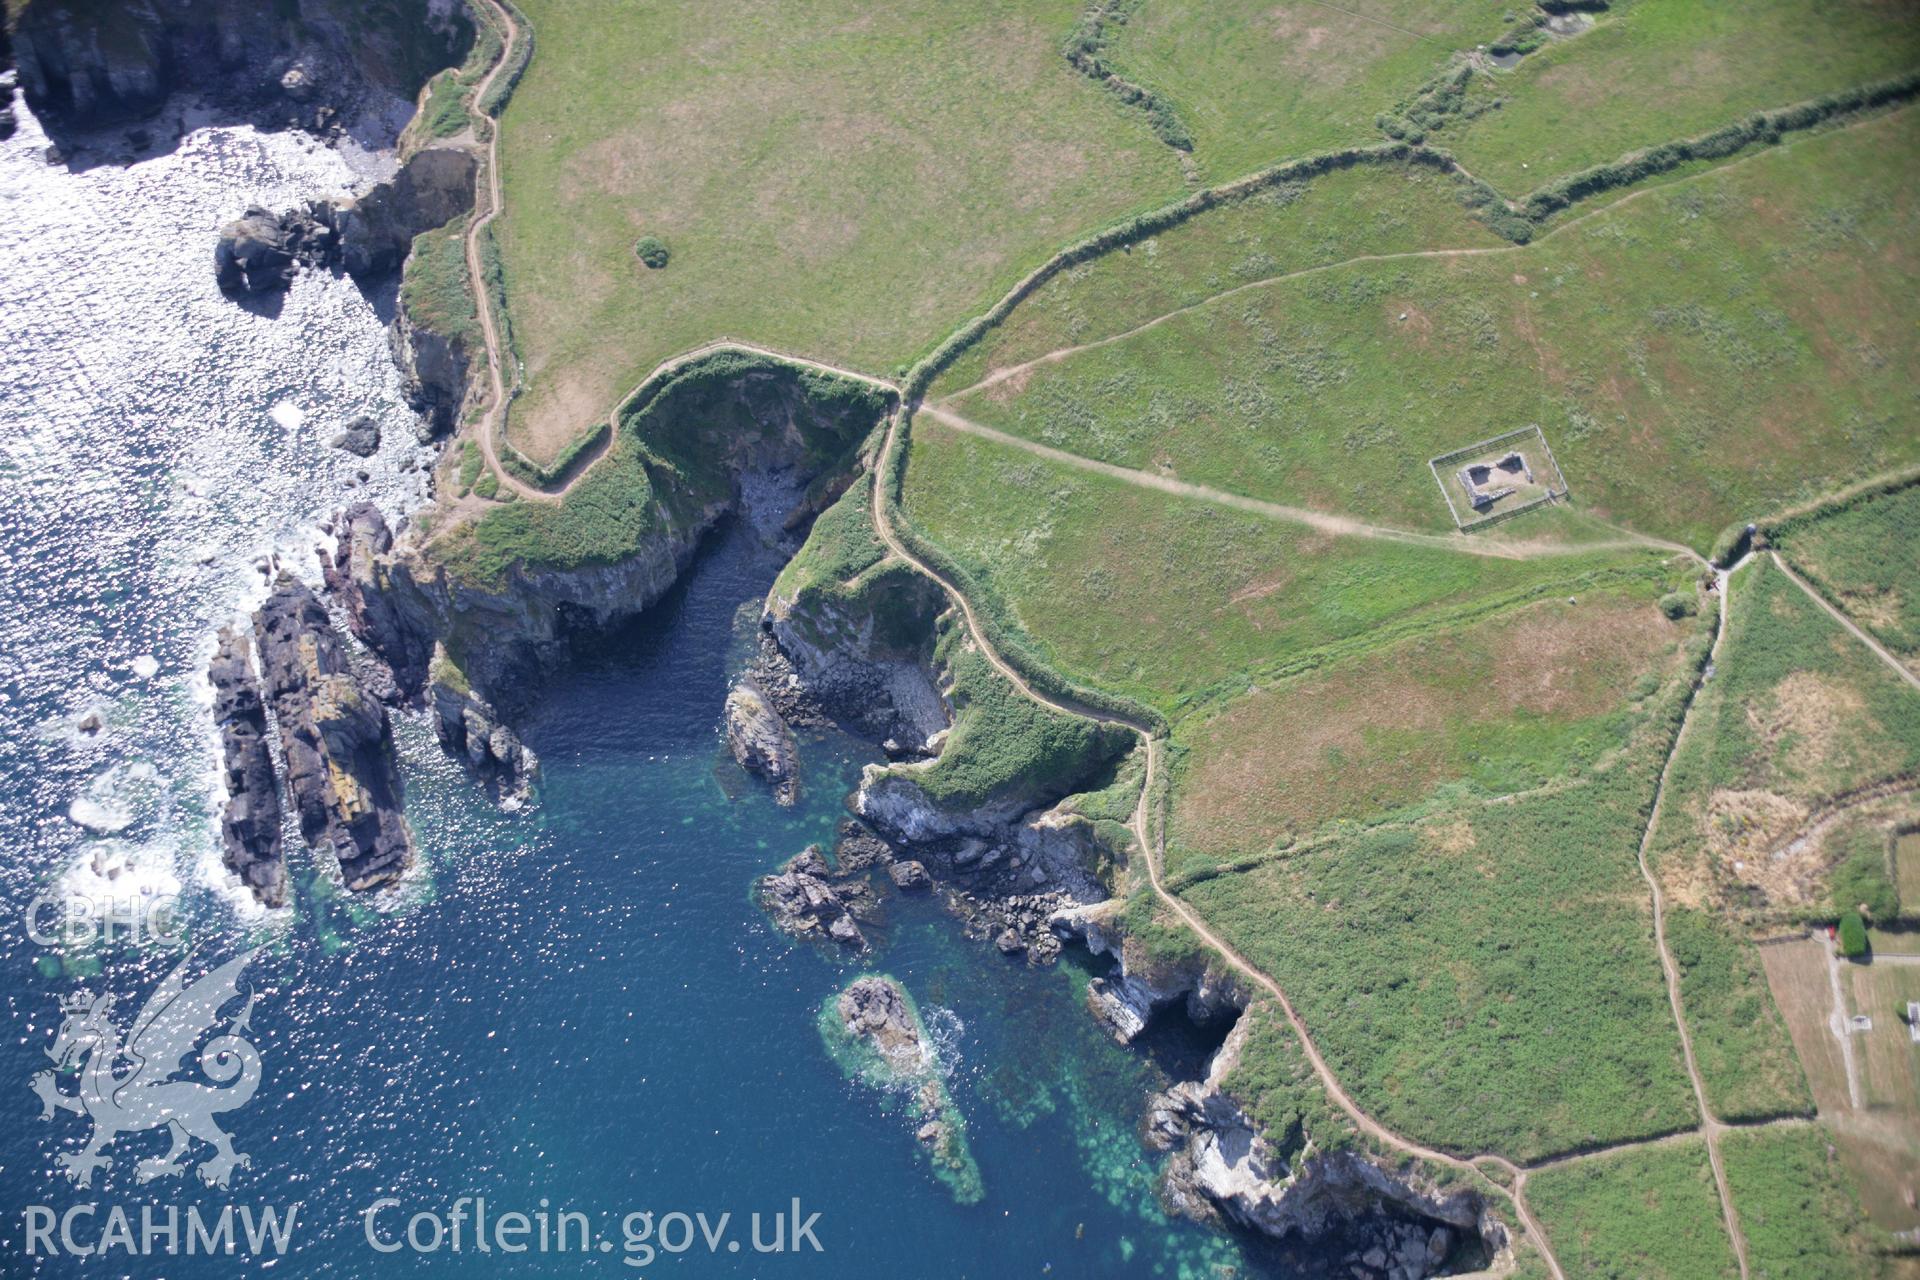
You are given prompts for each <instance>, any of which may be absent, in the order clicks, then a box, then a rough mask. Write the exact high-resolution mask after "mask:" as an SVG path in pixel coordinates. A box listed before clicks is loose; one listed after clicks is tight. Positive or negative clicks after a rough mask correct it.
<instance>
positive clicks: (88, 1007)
mask: <svg viewBox="0 0 1920 1280" xmlns="http://www.w3.org/2000/svg"><path fill="white" fill-rule="evenodd" d="M257 954H259V953H258V952H257V951H249V952H247V953H246V954H245V955H242V956H240V957H238V958H236V959H233V960H229V961H228V962H227V963H226V964H224V965H221V966H220V967H219V968H218V969H215V970H214V971H213V972H212V973H209V974H207V975H206V976H205V977H203V978H200V979H199V980H198V981H194V982H191V984H190V983H189V980H188V978H187V966H188V965H189V964H190V963H191V962H192V960H193V957H192V956H191V955H189V956H187V957H186V958H185V959H183V960H181V962H180V963H179V964H178V965H177V966H175V967H174V970H173V972H172V973H169V974H168V975H167V976H166V977H165V978H164V979H162V980H161V982H160V985H159V986H157V987H155V988H154V990H153V994H152V995H151V996H149V997H147V1002H146V1004H144V1005H143V1006H141V1009H140V1012H139V1014H138V1015H136V1016H135V1018H134V1020H133V1026H132V1027H131V1029H129V1030H127V1031H126V1033H125V1037H124V1039H123V1038H122V1029H121V1027H120V1025H119V1024H118V1023H116V1022H115V1021H114V1020H113V1017H112V1014H113V1004H114V997H113V996H111V995H102V996H94V995H92V994H90V993H89V992H86V991H77V992H74V993H73V994H72V995H69V996H67V997H66V998H65V999H63V1000H62V1001H61V1006H60V1007H61V1010H62V1012H64V1013H65V1014H66V1018H65V1020H64V1021H62V1022H61V1024H60V1030H59V1031H58V1032H56V1033H55V1034H54V1038H53V1044H52V1046H51V1047H49V1048H48V1049H47V1051H46V1052H47V1056H48V1057H49V1058H51V1059H52V1060H53V1062H54V1064H55V1065H54V1067H53V1068H51V1069H49V1070H45V1071H41V1072H38V1073H36V1074H35V1075H34V1077H33V1091H34V1092H35V1093H37V1094H39V1095H40V1104H41V1107H42V1110H41V1112H40V1118H41V1119H42V1120H51V1119H53V1115H54V1112H55V1111H71V1112H75V1113H76V1114H84V1115H86V1116H87V1117H88V1118H89V1119H91V1120H92V1121H93V1133H92V1134H91V1135H90V1136H89V1137H88V1139H87V1144H86V1146H85V1147H83V1148H82V1149H81V1150H79V1151H71V1152H67V1153H64V1154H62V1155H61V1156H60V1157H59V1161H60V1164H61V1166H62V1167H63V1168H64V1169H65V1170H66V1173H67V1176H68V1177H69V1178H71V1179H73V1181H74V1182H75V1183H76V1184H77V1185H79V1186H82V1187H85V1186H89V1185H91V1184H92V1182H93V1171H94V1170H95V1169H98V1168H101V1167H102V1166H105V1165H109V1164H111V1163H112V1158H111V1157H110V1156H108V1155H106V1154H104V1152H105V1151H106V1148H107V1147H108V1146H109V1145H110V1144H111V1143H112V1142H113V1140H114V1139H115V1138H117V1137H119V1136H120V1135H121V1134H123V1133H138V1132H142V1131H145V1130H148V1129H160V1128H164V1129H166V1130H167V1132H168V1134H169V1136H170V1137H171V1138H172V1142H173V1145H172V1146H171V1147H170V1148H169V1149H168V1150H167V1152H166V1154H165V1155H159V1156H152V1157H149V1158H148V1159H145V1160H142V1161H140V1162H139V1164H138V1165H137V1166H136V1167H135V1171H134V1172H135V1176H136V1177H137V1179H138V1180H139V1181H141V1182H148V1181H151V1180H152V1179H154V1178H166V1177H173V1176H177V1175H179V1174H181V1173H184V1172H185V1171H186V1168H187V1160H186V1156H187V1152H188V1148H189V1147H190V1146H191V1143H192V1139H195V1138H198V1139H199V1140H200V1141H202V1142H204V1143H206V1144H207V1145H209V1146H211V1147H212V1148H213V1151H214V1153H213V1155H212V1156H211V1157H209V1158H208V1159H206V1160H203V1161H202V1162H201V1163H200V1168H199V1174H200V1180H201V1181H202V1182H204V1183H206V1184H207V1185H208V1186H219V1187H224V1186H226V1185H227V1180H228V1178H230V1177H231V1176H232V1174H233V1171H234V1170H235V1169H237V1168H241V1167H244V1166H245V1165H246V1164H248V1163H249V1161H248V1159H247V1157H246V1156H245V1155H242V1154H241V1153H240V1152H237V1151H235V1150H234V1149H233V1139H232V1138H231V1137H230V1136H228V1134H227V1132H226V1131H225V1130H224V1129H222V1128H221V1127H220V1126H219V1125H218V1124H217V1123H215V1121H214V1117H215V1116H216V1115H218V1114H219V1113H220V1112H222V1111H235V1110H238V1109H239V1108H241V1107H243V1106H245V1105H246V1104H247V1102H248V1101H249V1100H250V1099H251V1098H252V1097H253V1094H254V1091H255V1090H256V1089H258V1088H259V1087H260V1051H259V1050H258V1049H256V1048H254V1047H253V1045H252V1043H251V1042H249V1041H248V1040H247V1039H246V1037H245V1036H244V1035H243V1034H242V1033H243V1032H245V1031H246V1030H247V1029H248V1027H247V1020H248V1018H249V1017H250V1016H251V1015H252V1013H253V1001H254V996H253V994H252V992H251V991H249V992H248V993H247V1002H246V1004H245V1005H244V1006H243V1007H242V1008H241V1009H240V1011H239V1013H237V1014H234V1015H232V1016H231V1017H230V1018H229V1019H228V1020H227V1022H226V1025H225V1026H224V1027H221V1026H220V1025H219V1024H220V1022H221V1016H220V1011H221V1010H222V1009H223V1008H225V1007H226V1006H227V1005H228V1004H229V1003H231V1002H232V1001H234V1000H236V999H238V998H239V997H240V995H241V991H240V987H239V980H240V972H241V970H243V969H245V968H246V967H247V965H248V964H249V963H250V962H251V961H252V960H253V958H254V956H255V955H257ZM215 1030H218V1031H219V1032H220V1034H218V1035H215V1036H214V1037H213V1038H212V1039H210V1040H208V1041H207V1042H206V1043H205V1044H204V1045H200V1038H201V1037H202V1036H203V1035H205V1034H206V1033H207V1032H209V1031H215ZM196 1045H199V1046H200V1047H199V1051H198V1053H195V1046H196ZM189 1055H193V1058H194V1066H196V1067H197V1068H198V1069H199V1071H200V1073H201V1074H203V1075H204V1076H205V1077H206V1079H207V1080H208V1081H211V1082H212V1083H210V1084H209V1083H203V1082H202V1081H200V1080H191V1079H189V1080H176V1079H174V1078H173V1077H174V1076H176V1075H178V1074H179V1073H180V1072H182V1071H183V1070H185V1069H186V1065H187V1062H186V1060H187V1058H188V1056H189ZM74 1067H78V1068H79V1075H80V1091H79V1093H77V1094H67V1093H62V1092H60V1079H61V1077H62V1075H63V1073H65V1072H67V1071H68V1070H70V1069H71V1068H74Z"/></svg>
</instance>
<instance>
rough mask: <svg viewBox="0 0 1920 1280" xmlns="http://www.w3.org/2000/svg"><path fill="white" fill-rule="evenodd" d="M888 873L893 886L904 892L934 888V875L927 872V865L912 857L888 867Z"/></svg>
mask: <svg viewBox="0 0 1920 1280" xmlns="http://www.w3.org/2000/svg"><path fill="white" fill-rule="evenodd" d="M887 875H888V877H889V878H890V879H891V880H892V881H893V887H894V888H896V889H898V890H900V891H901V892H903V893H921V892H925V891H926V890H928V889H931V888H933V877H932V876H930V875H928V874H927V868H926V865H925V864H924V863H921V862H918V861H916V860H914V859H912V858H903V859H901V860H900V861H899V862H896V863H894V864H893V865H892V866H890V867H888V868H887Z"/></svg>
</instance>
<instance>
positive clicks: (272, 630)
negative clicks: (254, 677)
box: [254, 573, 413, 890]
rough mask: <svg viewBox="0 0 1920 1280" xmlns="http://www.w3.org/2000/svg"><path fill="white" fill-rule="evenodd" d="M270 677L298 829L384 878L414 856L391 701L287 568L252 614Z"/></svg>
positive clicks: (355, 871)
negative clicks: (373, 689)
mask: <svg viewBox="0 0 1920 1280" xmlns="http://www.w3.org/2000/svg"><path fill="white" fill-rule="evenodd" d="M254 636H255V640H256V642H257V644H258V645H259V650H260V668H261V676H262V683H263V684H264V686H265V688H266V691H267V695H268V697H269V699H270V700H271V703H272V706H273V716H274V721H275V723H276V724H277V725H278V726H279V729H280V744H281V749H282V755H283V757H284V758H285V760H286V768H287V790H288V792H289V794H290V795H291V796H292V798H293V803H294V809H295V811H296V813H297V814H298V815H299V819H300V834H301V836H302V838H304V839H305V840H306V842H307V843H308V844H309V845H310V846H312V847H313V848H314V849H315V850H318V851H323V852H326V853H331V854H332V855H333V856H334V857H335V858H336V859H337V860H338V862H339V864H340V870H341V874H342V875H343V876H344V877H345V879H346V883H347V887H348V888H349V889H354V890H364V889H371V888H376V887H378V886H380V885H383V884H387V883H390V882H391V881H394V880H397V879H398V878H399V877H400V876H401V875H402V874H403V873H404V872H405V871H406V869H407V868H408V867H409V866H410V865H412V862H413V836H412V833H411V832H410V831H409V830H408V829H407V823H406V819H405V817H404V816H403V814H402V812H401V789H400V773H399V769H398V767H397V766H396V764H395V761H394V755H393V734H392V728H391V726H390V725H389V723H388V721H387V712H386V708H385V707H384V706H382V705H381V704H380V702H379V701H378V700H377V699H376V698H374V697H373V695H372V694H371V693H369V692H368V691H367V690H366V689H365V688H364V687H363V686H362V685H361V683H360V680H359V678H358V677H357V676H356V675H355V674H354V672H353V667H352V665H351V663H350V662H349V661H348V656H347V651H346V647H345V645H344V644H343V643H342V642H341V639H340V635H339V633H338V632H336V631H335V630H334V629H333V624H332V622H330V621H329V620H328V618H327V611H326V609H325V607H324V606H322V605H321V603H320V601H319V600H318V599H317V598H316V597H315V596H314V594H313V592H312V591H310V590H308V589H307V587H306V585H305V584H304V583H302V582H300V581H299V580H298V579H297V578H294V577H293V576H292V575H290V574H287V573H282V574H281V575H280V576H279V578H278V579H277V580H276V581H275V582H274V586H273V591H272V593H271V594H270V595H269V596H268V597H267V600H266V603H264V604H263V605H261V607H260V609H259V611H258V612H256V613H255V614H254Z"/></svg>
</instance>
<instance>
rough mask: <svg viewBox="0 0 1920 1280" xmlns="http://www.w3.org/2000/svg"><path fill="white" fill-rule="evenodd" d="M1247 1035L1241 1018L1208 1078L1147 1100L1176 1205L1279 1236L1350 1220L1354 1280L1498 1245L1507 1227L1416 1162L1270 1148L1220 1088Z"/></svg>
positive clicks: (1403, 1277) (1346, 1224) (1496, 1250)
mask: <svg viewBox="0 0 1920 1280" xmlns="http://www.w3.org/2000/svg"><path fill="white" fill-rule="evenodd" d="M1247 1037H1248V1022H1247V1020H1246V1019H1244V1018H1243V1019H1242V1020H1241V1021H1240V1022H1239V1023H1238V1024H1236V1025H1235V1027H1234V1029H1233V1031H1232V1032H1231V1033H1229V1034H1228V1036H1227V1039H1226V1042H1225V1043H1224V1044H1222V1045H1221V1047H1220V1049H1219V1050H1218V1052H1217V1053H1216V1054H1215V1055H1214V1058H1213V1060H1212V1062H1211V1063H1210V1064H1209V1067H1208V1071H1207V1075H1206V1078H1205V1079H1203V1080H1189V1081H1183V1082H1181V1083H1179V1084H1176V1085H1175V1086H1173V1088H1172V1089H1170V1090H1168V1091H1167V1092H1166V1093H1164V1094H1160V1095H1157V1096H1156V1097H1155V1098H1153V1099H1152V1100H1151V1102H1150V1104H1149V1109H1148V1130H1147V1132H1148V1141H1149V1143H1150V1144H1151V1145H1153V1146H1155V1147H1158V1148H1159V1149H1161V1150H1165V1151H1170V1152H1171V1153H1172V1155H1171V1158H1170V1159H1169V1160H1168V1162H1167V1170H1166V1173H1165V1175H1164V1188H1165V1192H1166V1195H1167V1198H1168V1200H1169V1201H1170V1202H1171V1203H1172V1204H1173V1205H1174V1207H1176V1208H1178V1209H1180V1210H1181V1211H1182V1212H1184V1213H1186V1214H1188V1215H1189V1216H1192V1217H1196V1218H1199V1219H1202V1220H1209V1219H1213V1218H1224V1219H1226V1220H1227V1221H1229V1222H1232V1223H1234V1224H1235V1225H1238V1226H1240V1227H1243V1228H1246V1229H1249V1230H1253V1231H1257V1232H1260V1233H1261V1234H1263V1235H1267V1236H1271V1237H1274V1238H1276V1239H1283V1238H1285V1237H1288V1236H1293V1235H1298V1236H1303V1237H1307V1238H1310V1239H1327V1238H1332V1237H1335V1236H1340V1235H1347V1236H1349V1237H1351V1235H1352V1234H1354V1233H1355V1231H1356V1229H1357V1231H1358V1234H1359V1235H1360V1236H1361V1237H1362V1238H1363V1240H1364V1243H1363V1244H1361V1245H1360V1246H1359V1247H1356V1248H1354V1249H1353V1250H1352V1252H1351V1255H1350V1256H1349V1257H1347V1258H1345V1259H1343V1260H1342V1261H1343V1266H1344V1268H1345V1270H1346V1272H1347V1273H1348V1274H1350V1275H1352V1276H1354V1277H1355V1280H1362V1278H1375V1277H1377V1278H1378V1280H1426V1277H1428V1276H1432V1275H1436V1274H1439V1273H1440V1272H1441V1271H1442V1270H1444V1269H1446V1268H1447V1267H1448V1266H1449V1263H1450V1261H1451V1260H1452V1259H1453V1258H1454V1257H1455V1255H1456V1252H1457V1251H1461V1252H1466V1253H1468V1254H1470V1255H1472V1256H1473V1258H1474V1260H1476V1261H1477V1260H1479V1259H1483V1258H1487V1257H1492V1256H1496V1255H1498V1254H1500V1253H1501V1252H1502V1251H1503V1250H1504V1249H1505V1248H1506V1247H1507V1235H1506V1230H1505V1228H1504V1227H1502V1226H1501V1225H1500V1223H1499V1222H1498V1221H1497V1220H1495V1219H1494V1218H1493V1217H1492V1215H1491V1214H1489V1213H1488V1211H1487V1205H1486V1202H1485V1200H1484V1199H1483V1198H1482V1196H1481V1195H1480V1193H1479V1192H1478V1191H1477V1190H1475V1189H1473V1188H1472V1187H1470V1186H1451V1187H1448V1186H1442V1185H1440V1184H1438V1183H1437V1182H1435V1181H1434V1180H1433V1179H1432V1178H1431V1177H1430V1176H1429V1175H1427V1174H1426V1173H1424V1172H1422V1171H1421V1170H1420V1169H1419V1168H1418V1167H1417V1166H1416V1165H1413V1164H1411V1163H1408V1164H1404V1165H1393V1164H1390V1163H1388V1162H1386V1161H1384V1160H1381V1159H1378V1158H1374V1157H1369V1156H1367V1155H1364V1154H1362V1153H1361V1152H1359V1151H1356V1150H1353V1149H1351V1148H1347V1147H1337V1148H1333V1149H1324V1150H1322V1149H1312V1148H1308V1149H1305V1150H1303V1151H1302V1152H1299V1153H1296V1155H1297V1158H1291V1159H1290V1158H1289V1154H1288V1153H1286V1152H1282V1151H1280V1150H1278V1149H1276V1148H1275V1147H1274V1146H1273V1145H1272V1143H1271V1142H1269V1140H1268V1138H1267V1136H1266V1135H1265V1134H1264V1133H1263V1132H1262V1131H1261V1129H1260V1126H1259V1125H1258V1124H1257V1123H1255V1122H1254V1121H1253V1120H1252V1119H1251V1118H1250V1117H1249V1116H1248V1114H1247V1112H1246V1110H1245V1109H1244V1108H1243V1106H1242V1105H1241V1103H1240V1102H1239V1101H1238V1100H1237V1099H1235V1098H1234V1097H1232V1096H1231V1094H1230V1092H1229V1086H1230V1080H1231V1077H1232V1074H1233V1071H1234V1069H1235V1067H1237V1066H1238V1065H1239V1061H1240V1057H1241V1054H1242V1052H1243V1051H1244V1050H1245V1047H1246V1042H1247ZM1462 1246H1465V1248H1464V1250H1463V1249H1462Z"/></svg>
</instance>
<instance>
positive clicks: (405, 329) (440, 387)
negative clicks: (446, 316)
mask: <svg viewBox="0 0 1920 1280" xmlns="http://www.w3.org/2000/svg"><path fill="white" fill-rule="evenodd" d="M387 347H388V349H389V350H390V351H391V352H392V353H393V363H394V364H395V365H396V366H397V367H398V368H399V370H400V377H401V380H402V385H403V387H404V391H405V395H406V397H407V404H408V405H409V406H410V407H411V408H412V409H413V411H414V412H415V413H417V414H419V415H420V418H421V423H422V426H421V428H420V430H419V432H418V434H419V435H420V436H422V438H423V439H426V440H431V439H434V438H436V437H438V436H444V435H446V434H447V433H448V432H450V431H452V430H453V429H454V427H455V426H457V425H458V424H459V421H460V411H461V409H462V408H463V407H464V406H465V404H466V402H467V396H468V393H469V392H470V391H471V389H472V381H471V379H472V369H473V357H474V353H473V352H470V351H468V350H467V344H466V340H465V339H464V338H462V337H461V336H459V335H458V334H449V333H441V332H440V331H439V330H437V329H435V328H433V327H431V326H430V325H427V324H424V323H422V322H421V321H420V320H419V319H418V318H416V317H415V316H414V314H413V312H412V310H411V309H410V308H409V307H408V306H407V300H406V296H405V295H404V294H402V295H401V298H400V305H399V306H398V307H397V308H395V310H394V314H393V323H392V324H390V325H388V326H387Z"/></svg>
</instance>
